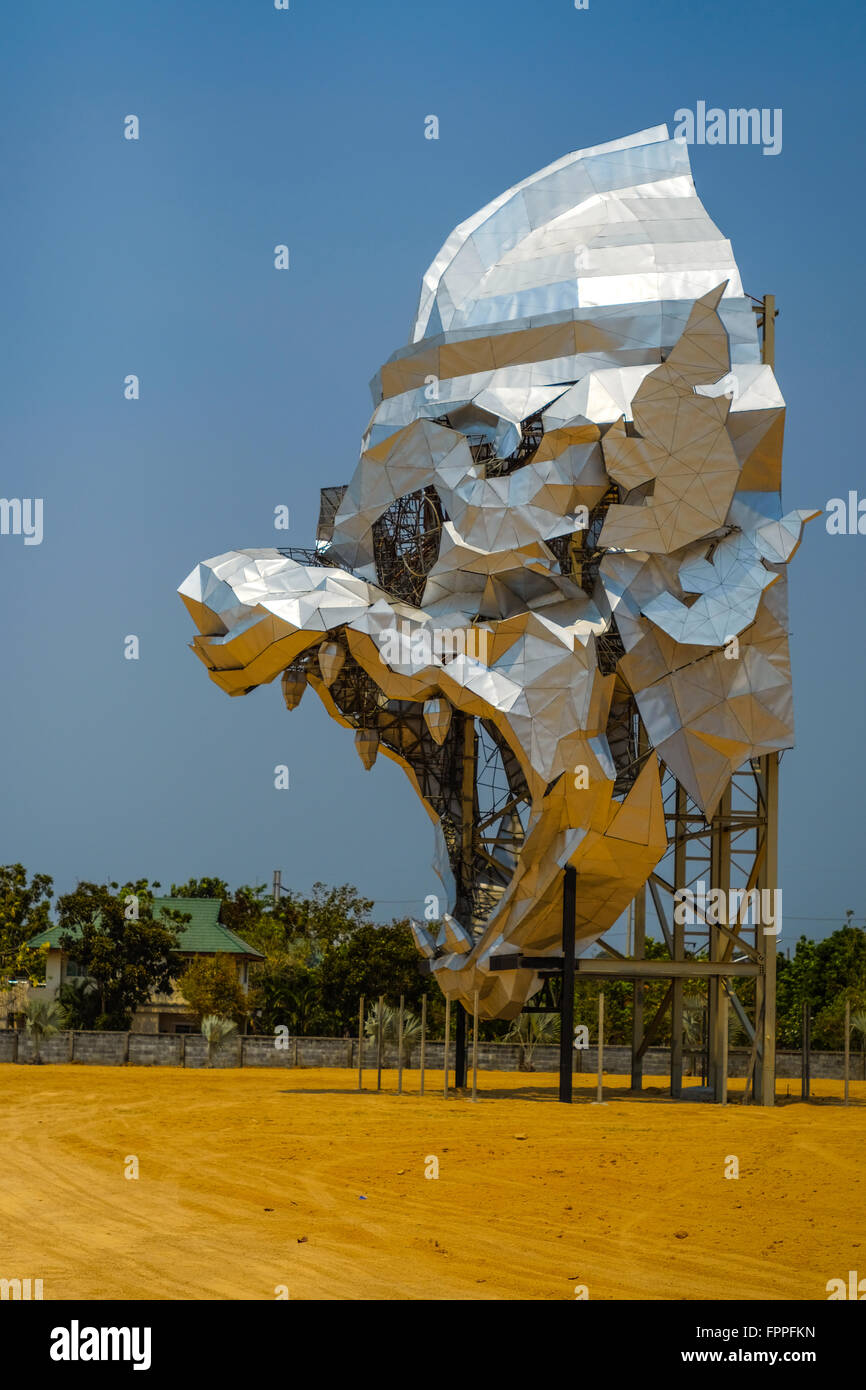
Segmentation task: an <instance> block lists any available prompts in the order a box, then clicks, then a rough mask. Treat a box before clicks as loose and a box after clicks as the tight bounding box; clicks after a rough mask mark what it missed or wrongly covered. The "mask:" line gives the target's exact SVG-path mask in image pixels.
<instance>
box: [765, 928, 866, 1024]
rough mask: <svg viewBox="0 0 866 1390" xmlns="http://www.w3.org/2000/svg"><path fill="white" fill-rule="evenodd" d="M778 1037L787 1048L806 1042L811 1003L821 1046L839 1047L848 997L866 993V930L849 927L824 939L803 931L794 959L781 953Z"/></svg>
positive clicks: (855, 999) (855, 998) (853, 1000)
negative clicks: (807, 1012) (804, 1028)
mask: <svg viewBox="0 0 866 1390" xmlns="http://www.w3.org/2000/svg"><path fill="white" fill-rule="evenodd" d="M778 972H779V973H778V984H777V996H776V997H777V1005H776V1009H777V1019H778V1028H777V1037H778V1040H779V1042H780V1044H781V1046H782V1047H793V1048H797V1047H799V1046H800V1044H801V1041H802V1026H803V1004H804V1003H808V1004H810V1005H811V1006H812V1017H813V1020H814V1023H815V1027H814V1029H813V1043H814V1045H815V1046H816V1047H818V1048H820V1047H832V1046H837V1045H838V1042H834V1041H833V1039H834V1038H836V1039H838V1036H839V1027H840V1015H841V1013H842V1012H844V1007H845V999H846V998H847V999H849V1000H850V1001H851V1005H852V1008H855V1007H857V1006H858V1001H860V1000H862V999H864V998H866V931H864V929H863V928H862V927H852V926H845V927H840V928H839V929H838V931H834V932H831V933H830V935H829V936H827V937H825V938H824V939H823V941H810V940H809V939H808V938H807V937H805V936H801V937H800V939H799V941H798V942H797V946H796V950H795V952H794V955H793V958H792V959H791V960H787V959H786V958H785V957H784V956H781V955H780V956H779V957H778Z"/></svg>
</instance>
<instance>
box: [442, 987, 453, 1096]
mask: <svg viewBox="0 0 866 1390" xmlns="http://www.w3.org/2000/svg"><path fill="white" fill-rule="evenodd" d="M450 1042H451V1000H450V999H449V998H448V996H447V995H446V996H445V1043H444V1052H443V1054H442V1068H443V1072H444V1075H445V1088H444V1089H445V1099H446V1100H447V1099H448V1052H449V1050H450V1049H449V1044H450Z"/></svg>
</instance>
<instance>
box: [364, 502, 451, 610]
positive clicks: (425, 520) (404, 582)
mask: <svg viewBox="0 0 866 1390" xmlns="http://www.w3.org/2000/svg"><path fill="white" fill-rule="evenodd" d="M447 520H448V517H447V516H446V513H445V508H444V507H443V505H442V501H441V498H440V497H439V494H438V492H437V491H436V489H435V487H425V488H421V489H420V490H419V491H418V492H409V493H406V495H405V496H403V497H398V498H397V500H396V502H392V503H391V505H390V507H389V508H388V510H387V511H386V512H383V513H382V515H381V516H380V517H379V520H378V521H376V522H375V523H374V525H373V555H374V558H375V561H376V576H377V578H378V581H379V584H380V586H381V587H382V588H383V589H385V590H387V592H388V593H389V594H391V595H392V597H394V598H398V599H403V600H404V602H406V603H411V604H413V605H414V606H415V607H416V608H417V607H419V606H420V603H421V597H422V595H423V593H424V585H425V583H426V581H427V575H428V574H429V573H430V570H431V569H432V568H433V566H434V565H435V563H436V561H437V559H438V557H439V543H440V540H441V538H442V523H443V521H447Z"/></svg>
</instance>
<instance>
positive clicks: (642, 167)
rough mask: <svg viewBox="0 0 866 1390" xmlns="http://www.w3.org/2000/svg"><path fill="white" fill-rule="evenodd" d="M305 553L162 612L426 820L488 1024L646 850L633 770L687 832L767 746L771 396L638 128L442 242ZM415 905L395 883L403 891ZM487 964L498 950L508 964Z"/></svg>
mask: <svg viewBox="0 0 866 1390" xmlns="http://www.w3.org/2000/svg"><path fill="white" fill-rule="evenodd" d="M373 393H374V399H375V403H376V404H375V410H374V412H373V416H372V419H371V420H370V423H369V425H368V427H367V432H366V434H365V436H364V440H363V446H362V452H361V457H360V461H359V463H358V466H357V468H356V470H355V473H354V476H353V477H352V479H351V481H350V482H349V484H348V486H347V487H339V488H326V489H325V490H324V491H323V494H322V511H321V515H320V522H319V530H318V541H317V546H316V548H315V550H311V551H307V552H304V551H298V550H279V549H264V550H242V551H231V552H229V553H228V554H225V555H220V556H218V557H217V558H215V559H213V560H209V561H207V562H205V563H203V564H201V565H199V566H197V568H196V569H195V570H193V572H192V574H190V576H189V577H188V578H187V579H186V580H185V582H184V584H183V585H182V587H181V590H180V592H181V595H182V597H183V599H184V602H185V603H186V605H187V607H188V609H189V611H190V613H191V615H192V617H193V619H194V621H195V623H196V625H197V627H198V630H199V635H198V636H197V637H196V638H195V640H194V643H193V646H194V650H195V651H196V652H197V654H198V655H199V656H200V657H201V659H202V660H203V661H204V663H205V665H206V666H207V667H208V670H209V673H210V675H211V678H212V679H213V680H214V681H215V682H216V683H217V684H218V685H219V686H220V687H221V688H222V689H223V690H225V691H227V692H228V693H229V694H231V695H243V694H246V693H247V692H248V691H250V690H252V689H253V688H255V687H256V686H259V685H262V684H265V683H267V682H269V681H273V680H274V679H276V677H278V676H281V677H282V687H283V692H284V696H285V699H286V703H287V705H288V706H289V708H294V706H295V705H296V704H297V703H298V701H299V700H300V698H301V695H302V693H303V690H304V688H305V687H306V685H307V684H309V685H311V686H312V687H313V688H314V690H315V691H316V693H317V694H318V696H319V697H320V698H321V700H322V701H323V703H324V705H325V707H326V709H327V710H328V711H329V713H330V714H331V715H332V716H333V717H334V719H336V720H337V721H338V722H339V723H341V724H343V725H344V726H347V727H349V728H352V729H354V730H355V731H356V733H355V738H356V743H357V746H358V751H359V753H360V755H361V757H362V759H363V760H364V762H365V765H367V766H370V765H371V764H372V762H373V761H374V760H375V757H376V754H377V752H379V751H381V752H382V753H383V754H385V755H386V756H388V757H390V758H392V759H394V760H395V761H397V762H399V763H400V764H401V765H402V766H403V767H404V768H405V770H406V772H407V773H408V776H409V779H410V781H411V783H412V785H413V786H414V788H415V790H416V791H417V793H418V795H419V796H420V797H421V798H422V800H423V802H424V805H425V807H426V808H427V810H428V812H429V814H430V816H431V818H432V820H433V822H434V825H435V827H436V840H437V856H436V869H437V872H438V874H439V876H440V878H441V880H442V883H443V885H444V888H443V899H444V900H443V901H442V903H441V905H440V911H439V916H440V917H441V918H442V926H441V928H440V929H439V931H438V936H437V938H436V939H435V940H434V939H433V937H432V935H431V934H430V932H429V931H428V928H427V926H426V925H424V924H421V923H416V924H415V927H414V930H415V935H416V940H417V944H418V946H419V950H420V951H421V953H422V955H424V956H426V957H428V958H429V960H430V963H431V964H430V968H431V969H432V970H433V972H434V974H435V978H436V979H437V981H438V982H439V984H440V985H441V987H442V989H443V990H444V991H445V993H446V995H448V996H449V997H451V998H457V999H460V1000H461V1001H462V1002H463V1003H464V1004H465V1005H466V1006H467V1007H470V1008H471V1006H472V1003H473V998H474V994H475V992H476V991H477V992H478V995H479V999H480V1012H481V1015H482V1016H486V1017H505V1018H508V1017H513V1016H514V1015H515V1014H516V1013H517V1012H518V1011H519V1010H520V1008H521V1007H522V1005H523V1004H524V1002H525V1001H526V1000H527V999H528V998H529V997H530V996H531V995H533V994H534V993H535V992H536V991H537V990H538V988H539V984H540V978H539V975H538V973H537V971H536V970H535V969H532V968H526V969H524V968H521V969H516V970H510V971H500V970H494V969H491V965H490V958H491V955H495V954H497V953H500V954H501V953H502V952H503V951H507V950H509V949H510V950H513V951H520V952H522V953H524V954H526V953H529V954H531V955H533V954H534V955H535V956H538V955H544V954H545V953H546V952H549V951H552V950H554V949H555V948H557V947H558V946H559V943H560V932H561V926H560V907H559V902H560V892H561V877H562V870H563V869H564V867H565V866H567V865H570V866H573V867H574V868H576V870H577V907H576V939H577V942H578V949H579V950H581V949H584V948H585V947H586V946H588V945H589V944H590V943H592V942H593V941H595V940H596V939H598V938H599V936H600V935H601V933H603V932H604V931H605V929H606V928H608V927H609V926H610V925H612V924H613V923H614V922H615V921H616V920H617V918H618V917H619V916H620V915H621V914H622V913H623V911H624V910H625V909H626V907H627V906H628V904H629V903H630V902H631V901H632V899H634V897H635V895H636V893H638V891H639V890H641V889H642V887H643V885H644V883H645V882H646V881H647V879H648V877H649V876H650V875H651V873H652V872H653V870H654V869H655V868H656V865H657V864H658V863H659V861H660V859H661V858H662V856H663V855H664V854H665V852H666V850H667V847H668V840H669V833H668V829H667V827H666V823H665V813H664V806H663V800H662V789H661V782H660V767H661V768H662V769H663V770H665V772H666V775H669V774H672V775H673V776H674V777H675V779H676V781H677V784H678V786H679V787H680V788H681V789H684V793H687V795H688V797H689V798H690V799H691V802H692V803H693V804H694V806H695V807H697V808H699V811H700V812H702V813H703V815H705V816H706V817H708V818H709V817H711V816H712V814H713V812H714V810H715V808H716V806H717V804H718V803H719V800H720V798H721V797H722V795H723V793H724V792H725V788H726V787H728V786H729V784H730V781H731V777H732V774H733V773H734V772H735V771H736V769H737V768H739V767H740V766H741V765H742V764H743V763H744V762H746V760H748V759H756V758H758V757H759V756H760V755H765V754H770V753H773V752H775V751H776V750H780V749H783V748H786V747H789V746H790V745H791V743H792V741H793V722H792V708H791V676H790V665H789V657H788V640H787V609H786V578H785V565H786V563H787V561H788V560H789V559H790V557H791V555H792V554H793V552H794V550H795V549H796V547H797V544H798V542H799V539H800V534H801V529H802V524H803V522H804V520H806V519H808V517H809V516H810V515H812V514H813V513H807V512H803V511H795V512H790V513H787V514H783V512H782V506H781V494H780V487H781V454H782V432H783V419H784V402H783V400H782V397H781V395H780V393H779V389H778V386H777V384H776V381H775V378H774V375H773V371H772V368H771V366H769V365H767V364H766V363H765V362H762V359H761V351H760V346H759V341H758V334H757V328H756V321H755V314H754V313H753V309H752V304H751V302H750V300H749V299H748V298H747V297H746V296H745V295H744V293H743V289H742V286H741V283H740V277H739V274H738V271H737V267H736V264H735V262H734V258H733V253H732V250H731V246H730V243H729V242H728V241H726V240H725V239H724V237H723V236H722V234H721V233H720V232H719V230H718V229H717V228H716V227H715V226H714V224H713V223H712V221H711V220H710V218H709V217H708V215H707V213H706V212H705V210H704V208H703V206H702V205H701V202H700V200H699V199H698V197H697V194H696V192H695V188H694V184H693V181H692V178H691V173H690V169H689V161H688V151H687V148H686V146H685V145H684V144H682V143H680V142H678V141H672V140H671V139H669V137H668V133H667V130H666V129H665V128H664V127H661V128H657V129H653V130H649V131H643V132H641V133H640V134H638V135H634V136H631V137H629V138H627V139H623V140H617V141H614V142H612V143H610V144H606V145H601V146H597V147H595V148H593V149H589V150H582V151H579V152H577V153H575V154H570V155H567V156H566V157H565V158H564V159H561V160H559V161H558V162H557V163H555V164H552V165H550V166H549V167H548V168H546V169H543V170H541V171H540V172H539V173H537V174H535V175H533V176H532V177H531V178H528V179H525V180H524V181H523V182H522V183H520V184H517V185H516V186H515V187H514V188H511V189H509V190H508V191H507V192H506V193H503V194H502V195H501V196H500V197H499V198H497V199H495V201H494V202H492V203H490V204H488V205H487V206H486V207H485V208H483V209H482V210H481V211H480V212H478V213H476V214H475V215H474V216H473V217H471V218H470V219H469V220H468V221H467V222H464V223H463V224H462V225H461V226H459V227H458V228H457V229H456V230H455V231H454V232H453V233H452V234H451V236H450V237H449V238H448V240H447V241H446V242H445V244H444V246H443V247H442V250H441V251H440V252H439V254H438V256H437V257H436V259H435V260H434V262H433V264H432V265H431V266H430V268H429V270H428V271H427V273H426V274H425V276H424V280H423V285H422V290H421V299H420V303H419V307H418V312H417V315H416V318H415V323H414V326H413V329H412V335H411V341H410V343H409V345H408V346H407V347H404V348H401V349H400V350H399V351H397V352H396V353H395V354H394V355H393V357H392V358H391V359H390V360H389V361H388V362H387V363H386V364H385V366H384V367H383V368H382V370H381V372H380V373H379V374H378V376H377V377H376V378H375V380H374V383H373ZM419 896H420V895H419ZM515 959H517V957H516V956H515Z"/></svg>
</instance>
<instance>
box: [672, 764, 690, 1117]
mask: <svg viewBox="0 0 866 1390" xmlns="http://www.w3.org/2000/svg"><path fill="white" fill-rule="evenodd" d="M685 818H686V793H685V788H684V787H681V786H680V784H679V782H677V789H676V821H675V823H674V887H675V888H683V887H685V886H686V833H687V829H686V819H685ZM673 936H674V960H676V961H681V960H684V959H685V954H686V933H685V927H684V926H683V925H682V924H679V925H678V924H677V919H676V913H674V925H673ZM682 1094H683V982H682V980H681V979H679V980H674V988H673V995H672V996H671V1096H672V1098H673V1099H674V1100H679V1099H680V1098H681V1096H682Z"/></svg>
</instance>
